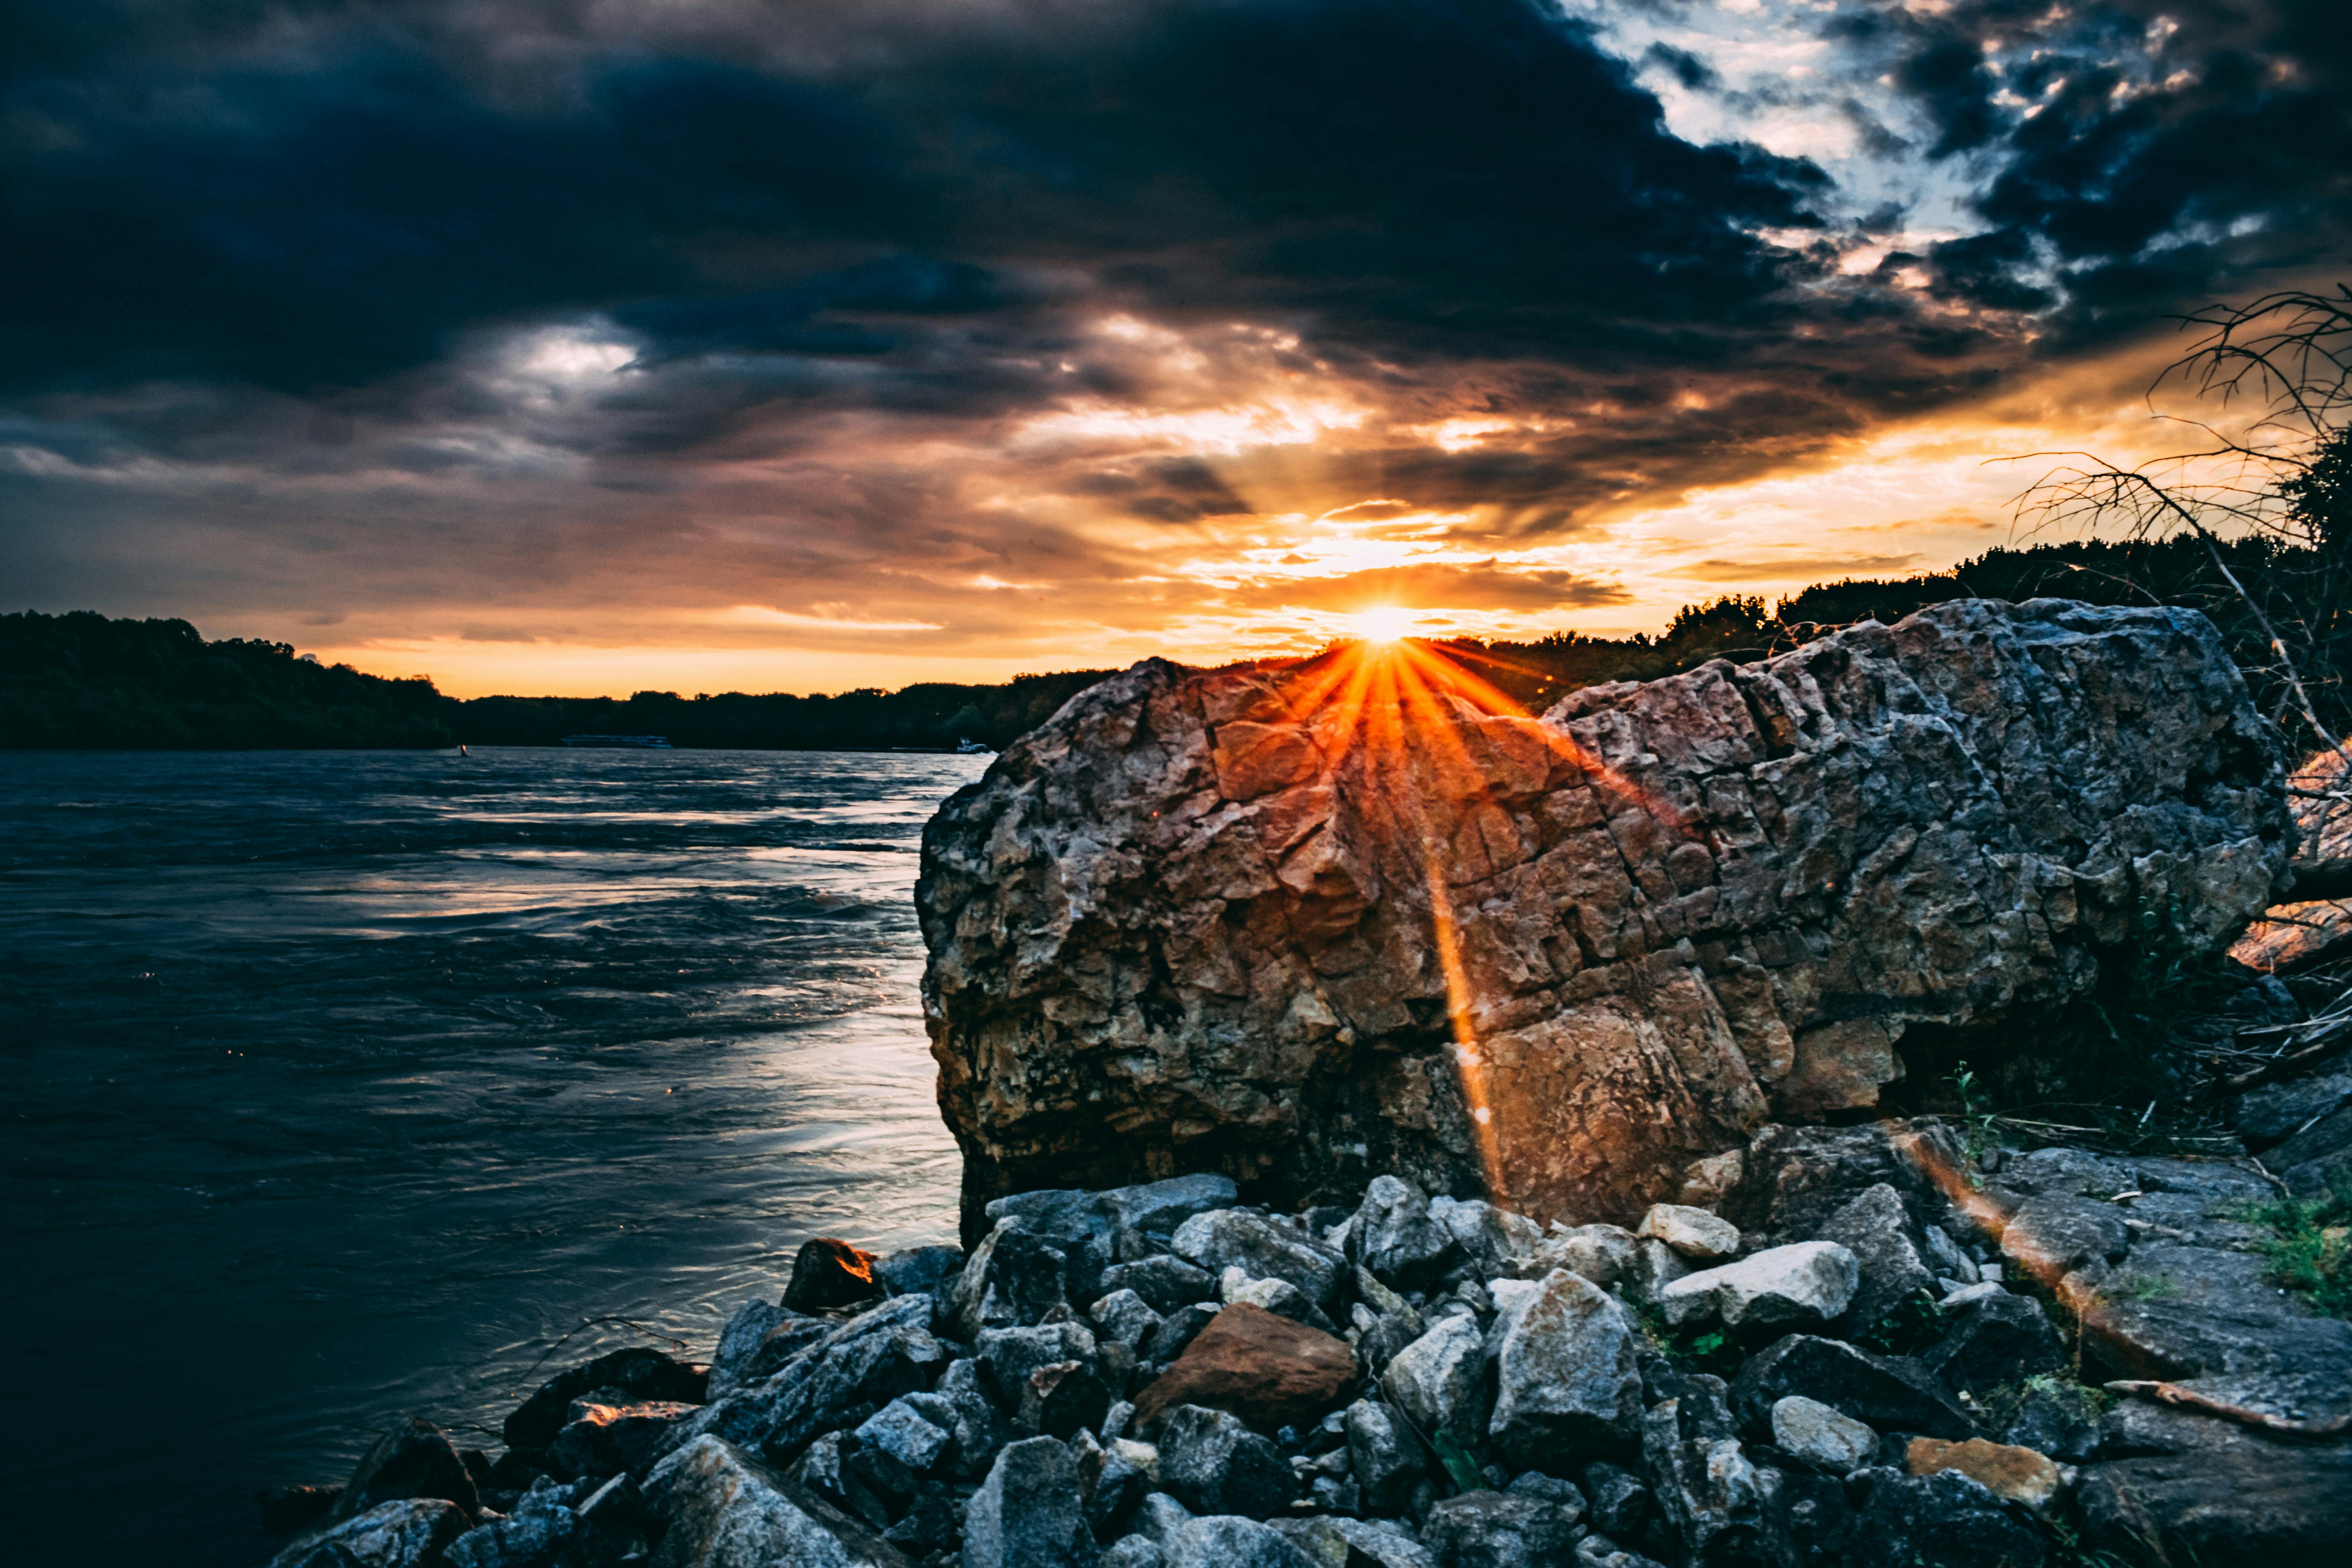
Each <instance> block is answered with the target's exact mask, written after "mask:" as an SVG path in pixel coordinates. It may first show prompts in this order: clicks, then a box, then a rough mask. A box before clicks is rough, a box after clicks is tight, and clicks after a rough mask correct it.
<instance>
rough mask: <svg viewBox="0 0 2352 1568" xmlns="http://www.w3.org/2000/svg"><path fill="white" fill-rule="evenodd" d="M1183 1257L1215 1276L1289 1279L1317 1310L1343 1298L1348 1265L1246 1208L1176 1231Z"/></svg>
mask: <svg viewBox="0 0 2352 1568" xmlns="http://www.w3.org/2000/svg"><path fill="white" fill-rule="evenodd" d="M1172 1247H1173V1249H1174V1251H1175V1253H1176V1255H1177V1256H1178V1257H1179V1258H1183V1259H1184V1260H1185V1261H1186V1262H1188V1263H1192V1264H1194V1265H1196V1266H1198V1267H1199V1268H1204V1269H1207V1270H1208V1271H1209V1272H1211V1273H1212V1274H1218V1275H1221V1274H1223V1272H1224V1271H1225V1270H1226V1269H1228V1268H1239V1269H1240V1270H1241V1271H1242V1272H1243V1273H1244V1274H1246V1275H1247V1276H1249V1277H1250V1278H1251V1279H1287V1280H1288V1281H1290V1283H1292V1284H1293V1285H1296V1286H1297V1287H1298V1289H1300V1290H1302V1291H1304V1292H1305V1293H1306V1296H1307V1300H1310V1301H1312V1302H1314V1303H1315V1304H1316V1306H1318V1307H1329V1306H1330V1305H1332V1304H1333V1302H1334V1301H1335V1300H1337V1299H1338V1295H1339V1279H1340V1276H1341V1273H1342V1272H1343V1271H1344V1270H1345V1269H1346V1268H1347V1260H1346V1259H1345V1258H1340V1257H1339V1256H1338V1255H1336V1254H1334V1253H1332V1252H1330V1251H1328V1250H1327V1249H1326V1248H1325V1247H1323V1246H1322V1245H1321V1244H1320V1243H1318V1242H1313V1241H1309V1240H1308V1239H1307V1237H1304V1236H1302V1235H1301V1234H1299V1233H1298V1232H1297V1231H1295V1230H1292V1229H1290V1228H1289V1227H1287V1226H1279V1225H1276V1223H1274V1221H1272V1220H1270V1219H1268V1218H1267V1217H1266V1216H1265V1215H1261V1214H1252V1213H1251V1212H1250V1211H1249V1210H1247V1209H1213V1210H1211V1211H1210V1212H1209V1213H1207V1214H1199V1215H1193V1216H1192V1218H1191V1219H1188V1220H1186V1221H1185V1222H1184V1223H1183V1224H1182V1225H1181V1226H1177V1227H1176V1236H1175V1239H1174V1241H1173V1243H1172Z"/></svg>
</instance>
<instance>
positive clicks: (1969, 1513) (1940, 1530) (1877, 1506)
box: [1822, 1469, 2049, 1568]
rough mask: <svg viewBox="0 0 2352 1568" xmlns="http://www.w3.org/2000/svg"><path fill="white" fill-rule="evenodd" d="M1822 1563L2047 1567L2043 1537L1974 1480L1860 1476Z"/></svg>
mask: <svg viewBox="0 0 2352 1568" xmlns="http://www.w3.org/2000/svg"><path fill="white" fill-rule="evenodd" d="M1846 1490H1847V1491H1848V1493H1849V1494H1850V1495H1851V1497H1852V1503H1851V1506H1850V1507H1849V1508H1848V1509H1847V1510H1846V1512H1845V1515H1844V1517H1843V1519H1841V1520H1840V1521H1838V1522H1837V1524H1836V1525H1835V1526H1834V1527H1833V1528H1832V1530H1831V1531H1830V1532H1829V1539H1828V1541H1827V1542H1825V1546H1826V1550H1825V1551H1824V1552H1822V1556H1823V1557H1824V1558H1825V1559H1826V1560H1827V1561H1829V1562H1832V1563H1837V1564H1839V1565H1840V1568H1883V1565H1886V1564H1894V1563H1901V1564H1904V1565H1905V1568H2041V1564H2042V1563H2043V1562H2044V1561H2046V1559H2047V1558H2048V1555H2049V1546H2048V1542H2047V1540H2046V1538H2045V1537H2044V1536H2043V1535H2042V1531H2040V1530H2038V1529H2037V1528H2035V1527H2034V1526H2033V1525H2032V1524H2030V1523H2027V1522H2025V1521H2023V1520H2022V1519H2021V1518H2020V1517H2019V1515H2018V1513H2017V1512H2016V1511H2015V1510H2011V1509H2009V1508H2007V1507H2005V1506H2004V1505H2003V1504H2002V1503H2001V1501H2000V1499H1998V1498H1996V1497H1994V1496H1993V1495H1992V1493H1991V1492H1990V1491H1988V1490H1986V1489H1984V1488H1983V1487H1982V1486H1979V1484H1978V1483H1977V1482H1975V1481H1973V1480H1971V1479H1969V1478H1967V1477H1965V1476H1961V1475H1958V1474H1955V1473H1953V1472H1951V1471H1948V1470H1946V1471H1940V1472H1938V1473H1937V1474H1935V1475H1931V1476H1907V1475H1905V1474H1903V1473H1902V1472H1901V1471H1899V1470H1893V1469H1866V1470H1861V1471H1857V1472H1856V1473H1855V1474H1854V1476H1853V1479H1852V1480H1851V1482H1850V1483H1849V1485H1848V1487H1847V1489H1846Z"/></svg>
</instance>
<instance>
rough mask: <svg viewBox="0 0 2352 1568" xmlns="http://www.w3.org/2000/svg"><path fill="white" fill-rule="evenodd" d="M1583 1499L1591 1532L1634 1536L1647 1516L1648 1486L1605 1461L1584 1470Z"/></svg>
mask: <svg viewBox="0 0 2352 1568" xmlns="http://www.w3.org/2000/svg"><path fill="white" fill-rule="evenodd" d="M1584 1496H1585V1501H1586V1506H1587V1507H1588V1508H1589V1509H1590V1510H1591V1514H1590V1517H1591V1521H1592V1528H1593V1529H1595V1530H1598V1531H1601V1532H1603V1533H1604V1534H1608V1535H1633V1534H1635V1533H1637V1532H1639V1531H1640V1530H1641V1528H1642V1521H1643V1520H1645V1519H1647V1518H1648V1517H1649V1516H1650V1509H1651V1504H1652V1500H1651V1496H1650V1487H1649V1483H1648V1482H1647V1481H1645V1480H1643V1479H1642V1477H1640V1476H1638V1475H1636V1474H1634V1473H1633V1471H1632V1470H1629V1469H1626V1468H1623V1467H1622V1466H1619V1465H1612V1464H1610V1463H1609V1462H1608V1461H1607V1460H1605V1459H1596V1460H1594V1461H1593V1462H1592V1463H1591V1464H1589V1465H1587V1466H1585V1467H1584Z"/></svg>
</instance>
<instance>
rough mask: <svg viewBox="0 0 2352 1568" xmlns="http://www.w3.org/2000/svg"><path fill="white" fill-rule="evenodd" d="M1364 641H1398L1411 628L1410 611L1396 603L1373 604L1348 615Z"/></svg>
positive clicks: (1411, 617) (1406, 634)
mask: <svg viewBox="0 0 2352 1568" xmlns="http://www.w3.org/2000/svg"><path fill="white" fill-rule="evenodd" d="M1348 618H1349V623H1350V624H1351V625H1352V626H1354V627H1355V628H1356V635H1357V636H1358V637H1361V638H1363V639H1364V640H1365V641H1366V642H1398V641H1401V640H1402V639H1403V638H1404V637H1406V636H1408V635H1410V633H1411V632H1412V624H1413V618H1414V617H1413V615H1412V611H1410V610H1407V609H1405V608H1403V607H1402V605H1372V606H1371V607H1370V609H1365V610H1358V611H1357V612H1356V613H1355V614H1354V615H1352V616H1349V617H1348Z"/></svg>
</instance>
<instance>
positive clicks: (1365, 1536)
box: [1324, 1517, 1436, 1568]
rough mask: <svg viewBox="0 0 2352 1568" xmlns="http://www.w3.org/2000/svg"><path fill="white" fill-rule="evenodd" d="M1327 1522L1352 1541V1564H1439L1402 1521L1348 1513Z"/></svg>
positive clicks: (1392, 1567) (1354, 1567)
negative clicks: (1406, 1528) (1353, 1517)
mask: <svg viewBox="0 0 2352 1568" xmlns="http://www.w3.org/2000/svg"><path fill="white" fill-rule="evenodd" d="M1324 1522H1325V1523H1326V1524H1327V1525H1328V1527H1329V1528H1330V1530H1331V1531H1333V1532H1334V1533H1336V1534H1337V1535H1338V1536H1339V1539H1340V1540H1342V1541H1344V1542H1347V1543H1348V1568H1436V1562H1435V1560H1434V1559H1433V1558H1432V1557H1431V1556H1430V1554H1429V1552H1428V1549H1427V1548H1425V1547H1423V1545H1422V1543H1421V1542H1418V1541H1416V1540H1414V1539H1413V1538H1412V1536H1411V1535H1410V1534H1408V1533H1406V1531H1405V1530H1404V1529H1403V1527H1402V1526H1401V1525H1397V1524H1392V1523H1391V1522H1390V1521H1387V1520H1384V1519H1349V1518H1346V1517H1335V1518H1331V1519H1328V1520H1326V1521H1324Z"/></svg>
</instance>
